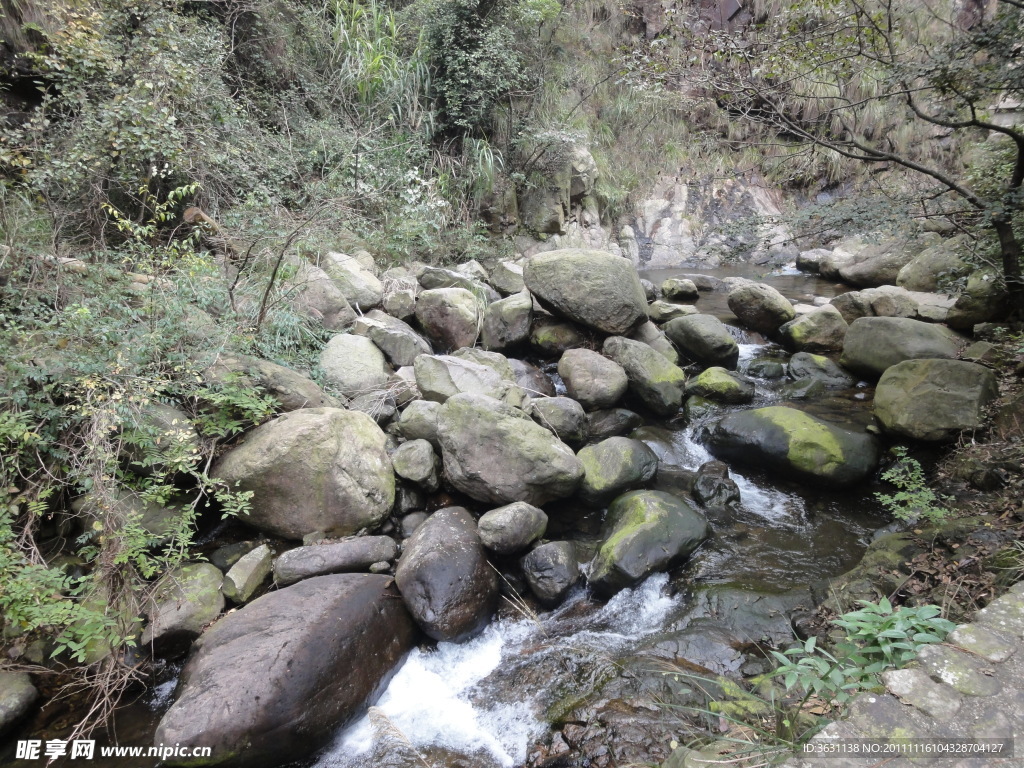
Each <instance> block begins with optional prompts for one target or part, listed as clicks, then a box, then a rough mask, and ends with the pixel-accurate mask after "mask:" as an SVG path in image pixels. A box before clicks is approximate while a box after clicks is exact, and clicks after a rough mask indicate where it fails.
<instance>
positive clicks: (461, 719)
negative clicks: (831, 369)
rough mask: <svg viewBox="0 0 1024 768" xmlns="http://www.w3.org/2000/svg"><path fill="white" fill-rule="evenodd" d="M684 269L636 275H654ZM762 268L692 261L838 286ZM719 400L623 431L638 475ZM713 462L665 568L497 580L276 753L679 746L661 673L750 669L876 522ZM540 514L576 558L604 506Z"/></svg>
mask: <svg viewBox="0 0 1024 768" xmlns="http://www.w3.org/2000/svg"><path fill="white" fill-rule="evenodd" d="M695 271H696V270H693V269H685V268H681V269H673V270H659V271H657V272H651V273H641V276H642V277H645V278H647V279H649V280H651V281H652V282H654V283H655V284H660V282H661V281H662V280H664V279H665V278H667V277H673V276H679V275H680V274H684V273H687V272H695ZM762 272H763V270H759V269H758V268H757V267H752V266H746V265H739V266H733V267H726V268H721V269H716V270H714V271H713V272H709V273H708V274H712V275H714V276H716V277H725V276H733V275H737V276H744V277H756V278H761V279H764V282H767V283H768V284H770V285H772V286H774V287H775V288H777V289H778V290H780V291H781V292H782V293H783V294H784V295H785V296H786V297H787V298H789V299H791V300H794V301H800V302H808V303H809V302H810V301H812V300H813V298H814V297H815V296H824V297H826V298H830V297H831V296H833V295H835V294H836V293H837V292H839V291H842V290H844V289H843V287H841V286H837V285H834V284H832V283H828V282H825V281H822V280H820V279H819V278H818V277H817V276H812V275H805V274H802V273H797V272H795V271H780V272H776V273H772V274H769V275H767V276H765V275H763V274H762ZM696 304H697V307H698V308H699V309H700V311H701V312H705V313H708V314H714V315H716V316H718V317H719V318H720V319H722V320H724V321H726V322H727V323H729V322H730V321H731V322H733V323H735V322H736V321H735V318H734V317H733V316H732V314H731V313H730V312H729V310H728V306H727V305H726V294H725V293H724V292H723V293H702V294H701V298H700V299H699V300H698V301H697V302H696ZM731 330H732V331H733V332H734V334H735V336H736V338H737V341H738V342H739V344H740V349H741V357H740V366H739V367H740V371H741V372H742V371H743V370H744V369H745V366H746V364H748V363H749V362H750V361H751V360H754V359H756V358H763V357H770V358H772V359H777V360H779V361H784V360H785V359H786V358H787V357H788V355H787V354H786V353H785V352H784V350H782V349H781V348H780V347H778V346H776V345H774V344H771V343H768V342H766V341H765V340H764V339H763V338H761V337H760V336H757V335H756V334H751V333H748V332H746V331H744V330H742V329H740V328H738V327H735V326H732V327H731ZM548 370H551V367H550V366H549V367H548ZM555 377H557V373H556V374H555ZM756 381H757V390H758V395H757V399H756V400H755V401H754V402H753V403H751V404H749V405H745V406H739V407H743V408H750V407H758V406H762V405H766V404H769V403H778V402H784V396H783V393H782V388H783V386H784V384H785V379H782V380H776V381H769V380H766V379H757V380H756ZM556 384H557V385H559V386H560V385H561V382H560V381H556ZM870 400H871V397H870V389H868V388H867V387H860V388H854V389H851V390H848V391H834V390H833V391H831V392H830V395H829V396H828V397H827V398H825V399H822V400H816V401H813V402H803V401H798V402H793V403H789V404H791V405H793V406H794V407H798V408H803V409H806V410H808V411H810V412H813V413H814V414H815V415H819V416H823V417H826V418H829V419H831V420H834V421H836V420H838V421H843V420H846V421H854V422H863V420H864V419H869V418H870V408H869V406H870ZM721 413H722V410H721V409H716V412H715V413H714V414H711V415H709V416H705V417H703V418H697V419H695V420H694V421H693V422H692V423H685V419H684V418H683V417H682V416H680V417H677V418H676V419H673V420H671V421H669V422H662V423H658V422H649V423H648V424H646V425H645V426H643V427H641V428H640V429H639V430H637V431H636V432H635V433H634V434H633V437H635V438H637V439H640V440H642V441H643V442H645V443H646V444H647V445H648V446H649V447H650V448H651V449H652V450H654V451H655V453H657V454H658V456H659V459H660V465H659V474H658V476H657V477H656V479H655V481H654V483H653V487H654V488H655V489H657V490H664V491H668V492H672V491H674V490H676V491H678V488H679V487H680V482H681V481H680V478H682V477H685V475H686V473H688V472H692V471H694V470H696V469H697V468H698V467H699V466H700V465H701V464H703V463H704V462H706V461H709V460H710V459H711V458H712V457H711V456H710V455H709V454H708V452H707V451H706V450H705V448H704V447H703V446H702V444H701V432H702V430H703V429H704V427H705V422H706V421H707V420H708V419H709V418H716V417H717V416H719V415H721ZM730 476H731V478H732V479H733V480H734V481H735V482H736V484H737V485H738V487H739V489H740V493H741V501H740V504H739V505H738V506H735V507H732V508H730V509H728V511H720V512H711V513H709V522H710V524H711V528H712V532H713V533H712V536H711V538H710V539H708V541H706V542H705V543H704V544H703V545H702V546H701V548H700V549H698V550H697V551H696V552H695V553H694V554H693V555H692V556H691V558H690V559H689V561H688V562H687V563H686V564H684V565H683V566H681V567H680V568H677V569H675V570H673V571H672V572H671V573H661V574H656V575H653V576H651V577H650V578H648V579H647V580H646V581H644V582H643V583H641V584H639V585H637V586H636V587H635V588H634V589H627V590H624V591H622V592H620V593H619V594H617V595H616V596H615V597H613V598H612V599H611V600H609V601H608V602H600V601H597V600H594V599H593V598H592V597H591V596H590V595H589V594H588V592H587V590H586V589H585V587H583V586H577V587H576V588H575V589H574V591H573V592H571V593H570V596H569V597H568V599H567V600H566V601H565V602H564V603H563V604H562V605H561V606H559V607H558V608H557V609H554V610H550V611H545V612H537V609H536V608H535V607H534V606H533V604H531V603H527V602H524V601H522V600H521V599H519V598H518V597H517V595H518V594H520V593H523V594H525V593H526V592H527V591H528V590H526V588H525V586H524V585H523V584H522V583H517V582H513V583H506V584H505V587H504V589H503V593H504V596H505V601H504V603H503V606H502V608H501V610H500V611H499V615H498V617H497V618H496V619H495V621H493V622H492V623H491V625H490V626H489V627H488V628H487V629H486V630H485V631H484V632H483V633H482V634H481V635H479V636H478V637H476V638H475V639H473V640H471V641H470V642H467V643H464V644H461V645H455V644H451V643H440V644H437V645H436V646H434V645H427V644H424V645H423V646H421V647H419V648H417V649H415V650H414V651H413V652H412V653H411V654H410V655H409V656H408V657H407V658H406V660H405V662H404V664H403V665H402V666H401V668H400V669H399V670H398V671H397V673H396V674H395V675H394V676H393V677H392V679H391V680H390V682H389V684H388V685H387V687H386V689H385V690H384V691H383V692H382V694H381V696H380V698H379V700H378V701H377V702H376V704H375V706H374V707H372V708H371V709H370V711H369V712H368V714H367V715H366V716H364V717H363V718H361V719H360V720H358V721H356V722H355V723H352V724H350V725H349V726H348V727H347V728H345V729H343V730H342V731H341V732H339V733H338V734H337V735H336V737H335V740H334V742H333V744H332V745H331V746H330V747H329V748H328V749H326V750H325V751H324V752H323V753H322V754H321V755H320V756H319V757H317V758H315V759H312V760H306V761H303V762H301V763H296V764H294V765H295V766H301V767H302V768H357V767H359V768H366V767H367V766H372V767H373V768H413V766H424V765H430V766H438V768H440V767H441V766H443V767H444V768H513V767H518V766H522V765H524V764H526V763H527V762H529V761H530V760H531V755H533V753H534V751H535V750H536V749H537V748H538V746H537V745H538V744H541V745H547V744H548V742H550V741H551V738H552V736H551V734H552V732H553V730H559V729H561V732H560V733H558V734H557V735H556V737H555V738H556V741H557V740H558V739H562V738H563V734H564V737H565V738H567V739H570V741H572V740H573V739H575V740H577V741H578V742H579V744H580V745H583V746H580V747H579V748H580V751H581V753H582V754H584V755H589V756H591V757H594V756H596V757H598V758H602V757H604V758H610V759H611V760H612V762H611V763H607V762H604V763H603V762H602V761H601V760H597V761H596V762H595V763H594V764H596V765H600V764H611V765H615V764H620V765H621V764H623V763H626V762H630V761H636V762H642V761H645V760H646V761H647V762H649V761H650V760H652V759H656V758H659V756H664V755H667V753H668V752H669V751H671V750H670V742H672V741H676V740H677V741H678V742H680V743H683V742H685V741H686V740H687V738H688V735H690V734H692V725H688V724H687V721H686V720H685V719H684V718H682V717H681V716H680V715H679V714H678V713H676V712H674V711H672V710H671V709H668V708H666V707H664V706H661V705H660V703H661V702H666V701H668V702H679V703H682V704H684V705H685V704H686V703H687V702H688V701H689V699H688V698H687V697H688V696H690V695H691V694H692V690H691V688H692V687H688V686H687V685H685V684H684V683H680V681H679V676H678V675H677V674H675V673H676V672H678V671H679V670H680V669H683V670H689V671H690V672H692V671H694V670H696V671H697V672H699V673H700V674H757V673H759V672H763V671H765V670H766V669H767V666H766V664H765V662H764V653H763V650H762V644H764V643H770V644H777V643H783V642H786V641H787V640H788V639H790V638H792V637H793V634H794V632H793V629H792V625H791V623H790V618H789V616H790V614H791V613H792V612H793V611H794V610H795V609H799V608H800V607H801V606H803V607H806V608H808V609H810V608H811V607H812V605H813V603H814V600H813V598H812V590H816V594H818V595H820V594H822V593H823V591H825V590H827V588H828V579H829V578H830V577H834V576H837V575H839V574H841V573H843V572H845V571H846V570H849V569H850V568H852V567H853V566H854V565H855V564H856V563H857V562H858V560H859V559H860V557H861V555H862V553H863V551H864V549H865V548H866V546H867V544H868V543H869V541H870V539H871V536H872V533H873V532H874V531H875V530H877V529H878V528H880V527H881V526H883V525H884V524H885V523H886V522H887V520H886V519H885V518H884V517H883V516H882V515H881V511H880V507H879V505H878V503H877V502H876V501H875V500H874V498H873V496H872V493H871V491H872V490H873V489H872V488H858V489H853V490H847V491H845V492H842V493H837V492H832V491H829V490H827V489H825V490H823V489H820V488H809V487H804V486H800V485H797V484H795V483H792V482H789V481H786V480H783V479H780V478H777V477H772V476H769V475H767V474H765V473H763V472H760V471H757V470H750V469H749V468H742V469H741V468H737V467H730ZM545 511H547V513H548V515H549V519H550V522H549V527H548V534H547V537H548V538H550V539H569V540H572V541H574V543H575V544H576V547H577V552H578V554H579V555H580V560H581V562H585V561H587V560H589V559H590V557H591V556H592V555H593V553H594V552H595V551H596V548H597V546H598V544H599V534H600V528H601V523H602V517H603V514H604V509H603V508H595V507H588V506H586V505H584V504H581V503H580V502H578V501H572V502H563V503H554V504H551V505H548V506H547V507H546V510H545ZM510 578H513V577H510ZM175 675H176V669H174V668H170V669H167V670H165V671H164V673H163V674H162V676H161V677H160V678H159V680H158V682H159V685H158V686H157V687H156V688H155V689H153V690H150V691H148V692H147V694H146V695H145V696H144V697H143V698H141V699H139V700H138V701H136V702H135V703H134V704H132V705H130V706H129V707H127V708H125V709H124V710H122V711H121V713H119V715H118V716H117V724H116V731H117V741H118V742H119V743H121V744H148V743H150V742H151V739H152V737H151V734H152V732H153V729H154V727H155V724H156V722H157V720H158V719H159V717H160V715H161V714H162V712H163V711H165V710H166V708H167V707H168V706H169V705H170V703H171V701H172V699H173V692H174V686H175V683H176V678H175ZM551 724H553V725H551ZM113 742H114V739H113V738H111V739H110V740H109V741H103V742H102V743H113ZM564 743H565V742H564V741H563V742H562V744H563V745H564ZM577 746H578V745H577V744H575V743H574V744H573V747H574V748H576V747H577ZM544 748H545V749H547V748H548V747H547V746H545V747H544ZM551 748H552V749H553V748H554V747H553V746H552V747H551ZM68 764H69V765H70V763H68ZM93 764H94V765H96V766H100V767H101V768H102V767H103V766H105V765H106V764H109V765H111V766H113V765H123V764H124V763H123V760H116V759H109V760H101V759H96V760H94V761H93ZM573 764H575V763H573ZM584 764H587V763H584ZM137 765H138V766H149V765H155V763H154V762H153V760H152V759H150V760H149V761H146V760H141V761H139V762H138V763H137Z"/></svg>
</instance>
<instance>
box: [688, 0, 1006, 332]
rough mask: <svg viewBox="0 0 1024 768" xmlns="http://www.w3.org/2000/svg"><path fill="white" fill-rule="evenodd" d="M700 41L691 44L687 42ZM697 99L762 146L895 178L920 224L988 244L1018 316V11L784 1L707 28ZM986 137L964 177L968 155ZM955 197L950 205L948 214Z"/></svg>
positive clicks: (942, 2)
mask: <svg viewBox="0 0 1024 768" xmlns="http://www.w3.org/2000/svg"><path fill="white" fill-rule="evenodd" d="M695 39H697V36H695ZM699 39H700V40H702V41H703V45H702V50H701V54H702V55H701V56H699V57H695V58H694V60H693V61H692V62H691V66H690V72H691V73H694V72H696V73H699V75H698V77H699V78H700V80H701V85H702V87H703V88H704V90H705V93H707V94H709V95H712V96H713V97H714V98H715V99H716V101H717V102H718V104H719V106H720V107H722V108H724V109H726V110H727V111H728V112H729V113H730V114H731V115H732V116H733V117H734V118H739V119H741V120H743V121H746V122H748V123H751V124H754V125H756V126H758V127H759V128H760V129H761V131H760V133H761V139H762V140H764V141H770V142H784V143H788V144H795V145H801V146H804V147H811V148H815V149H823V150H826V151H828V152H830V153H835V154H836V155H839V156H841V157H843V158H847V159H849V160H852V161H857V162H861V163H866V164H869V165H872V166H884V167H888V168H894V169H902V170H903V171H905V172H906V174H905V177H907V178H910V179H913V180H916V181H919V182H924V186H923V187H921V186H919V187H918V192H917V196H916V197H917V205H918V206H919V207H920V211H921V215H925V216H935V215H943V216H949V217H952V218H953V219H954V220H956V221H958V223H959V224H960V225H961V226H969V227H971V228H972V229H973V230H974V231H975V232H985V231H987V232H988V233H989V234H990V235H991V236H992V237H993V238H994V245H995V248H994V250H995V251H996V252H997V253H998V255H999V261H1000V266H1001V269H1002V275H1003V278H1004V280H1005V284H1006V289H1007V293H1008V296H1009V306H1010V307H1011V309H1012V310H1014V311H1016V312H1021V311H1024V310H1022V308H1024V281H1022V279H1021V257H1022V254H1021V237H1022V230H1024V213H1022V202H1024V194H1022V182H1024V126H1020V125H1014V124H1013V123H1012V122H1010V121H1006V120H1001V119H997V117H995V116H994V112H995V110H996V107H997V105H998V104H999V103H1000V102H1002V103H1009V104H1014V105H1019V104H1020V103H1022V102H1024V66H1022V65H1024V2H1022V0H992V2H989V3H984V2H977V1H975V0H968V2H967V3H966V4H964V3H960V4H957V3H953V2H948V1H947V0H903V1H902V2H896V0H791V1H790V2H789V3H788V4H786V7H784V8H781V9H779V12H778V13H776V14H774V15H770V14H769V15H767V17H766V18H764V19H763V21H758V22H755V23H752V24H750V25H749V26H747V27H746V28H745V29H742V30H740V31H738V32H728V31H719V32H715V31H713V30H708V29H702V30H700V35H699ZM992 135H995V136H997V137H999V138H1000V139H1002V145H1000V144H998V143H993V142H989V143H988V144H987V146H990V147H993V149H992V150H991V151H989V152H987V156H986V158H985V160H984V168H983V170H982V171H981V172H978V171H977V168H976V169H975V172H974V173H973V174H972V173H970V172H969V171H968V169H967V167H966V166H965V165H964V163H963V162H962V156H963V150H964V149H965V148H966V147H968V146H971V144H972V143H973V144H974V145H975V146H977V144H978V143H980V142H984V141H985V140H986V139H987V138H989V137H990V136H992ZM954 201H955V204H954Z"/></svg>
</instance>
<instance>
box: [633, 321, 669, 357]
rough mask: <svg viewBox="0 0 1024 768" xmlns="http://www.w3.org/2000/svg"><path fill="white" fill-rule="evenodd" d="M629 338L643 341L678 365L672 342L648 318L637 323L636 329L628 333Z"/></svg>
mask: <svg viewBox="0 0 1024 768" xmlns="http://www.w3.org/2000/svg"><path fill="white" fill-rule="evenodd" d="M629 338H631V339H632V340H633V341H640V342H643V343H644V344H646V345H647V346H649V347H650V348H651V349H653V350H654V351H655V352H657V353H659V354H660V355H661V356H662V357H664V358H665V359H666V360H668V361H669V362H670V363H672V365H679V353H678V352H676V348H675V347H673V346H672V342H671V341H669V340H668V337H667V336H666V335H665V334H664V333H663V332H662V331H661V329H660V328H658V326H656V325H655V324H654V323H652V322H651V321H650V320H648V321H647V322H646V323H641V324H640V325H638V326H637V327H636V330H635V331H633V332H632V333H631V334H630V335H629Z"/></svg>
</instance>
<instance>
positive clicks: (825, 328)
mask: <svg viewBox="0 0 1024 768" xmlns="http://www.w3.org/2000/svg"><path fill="white" fill-rule="evenodd" d="M848 329H849V325H847V323H846V319H845V318H844V317H843V314H842V312H840V311H839V310H838V309H836V308H835V307H834V306H832V305H831V304H826V305H825V306H824V307H819V308H818V309H815V310H814V311H813V312H808V313H807V314H806V315H801V316H800V317H798V318H796V319H795V320H790V321H789V322H788V323H786V324H785V325H783V326H782V327H781V328H779V335H780V336H781V337H782V340H783V342H784V343H785V345H786V346H787V347H789V348H790V349H795V350H796V351H798V352H814V353H818V354H820V353H823V352H838V351H840V350H841V349H842V348H843V339H845V338H846V331H847V330H848Z"/></svg>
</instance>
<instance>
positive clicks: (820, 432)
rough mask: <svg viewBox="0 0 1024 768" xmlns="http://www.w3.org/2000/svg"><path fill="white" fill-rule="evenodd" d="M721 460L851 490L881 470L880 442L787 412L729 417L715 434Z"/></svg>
mask: <svg viewBox="0 0 1024 768" xmlns="http://www.w3.org/2000/svg"><path fill="white" fill-rule="evenodd" d="M708 448H709V449H710V451H711V452H712V453H713V454H714V455H715V456H717V457H718V458H721V459H726V460H731V461H739V462H742V463H744V464H747V465H751V466H756V467H763V468H767V469H773V470H775V471H777V472H782V473H784V474H786V475H788V476H790V477H793V478H795V479H798V480H806V481H813V482H819V483H834V484H836V485H851V484H853V483H856V482H859V481H860V480H863V479H864V478H865V477H867V476H868V475H869V474H870V473H871V472H873V471H874V470H875V467H876V466H877V465H878V458H879V445H878V441H877V440H876V439H875V438H874V437H873V436H872V435H869V434H866V433H864V432H854V431H851V430H847V429H843V428H841V427H838V426H836V425H833V424H830V423H828V422H825V421H822V420H821V419H817V418H815V417H813V416H810V415H808V414H806V413H804V412H802V411H798V410H796V409H794V408H787V407H785V406H770V407H768V408H755V409H753V410H749V411H740V412H736V413H730V414H727V415H726V416H724V417H723V418H722V419H720V420H719V421H718V422H717V423H716V424H715V425H714V426H713V427H712V429H711V432H710V434H709V440H708Z"/></svg>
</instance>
